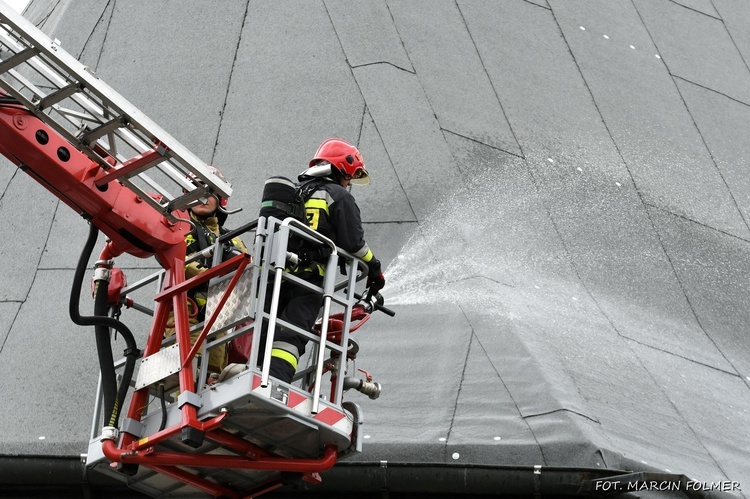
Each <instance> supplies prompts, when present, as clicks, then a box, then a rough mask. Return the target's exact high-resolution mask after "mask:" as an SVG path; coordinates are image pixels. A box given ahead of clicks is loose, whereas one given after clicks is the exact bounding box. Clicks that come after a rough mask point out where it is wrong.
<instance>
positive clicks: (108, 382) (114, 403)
mask: <svg viewBox="0 0 750 499" xmlns="http://www.w3.org/2000/svg"><path fill="white" fill-rule="evenodd" d="M98 236H99V229H97V228H96V226H94V225H93V224H91V226H90V228H89V236H88V238H87V239H86V244H85V245H84V248H83V251H82V252H81V256H80V258H79V259H78V265H77V266H76V271H75V276H74V278H73V286H72V287H71V291H70V306H69V307H68V310H69V313H70V318H71V320H72V321H73V322H74V323H75V324H78V325H79V326H94V330H95V336H96V350H97V354H98V357H99V368H100V369H101V373H102V391H103V393H104V414H105V416H106V417H107V418H109V419H108V420H106V421H105V423H106V424H108V425H109V426H117V422H118V420H119V412H120V408H121V407H122V405H123V404H124V402H125V396H126V394H127V391H128V387H129V386H130V381H131V379H132V377H133V371H134V370H135V361H136V360H137V358H138V355H139V351H138V348H137V345H136V342H135V338H134V337H133V333H131V332H130V329H128V327H127V326H126V325H125V324H123V323H122V322H120V321H118V320H117V319H114V318H112V317H109V316H108V315H107V309H108V308H109V305H108V303H107V289H108V282H107V281H106V280H102V281H101V282H100V283H99V285H98V286H97V288H96V294H95V296H94V315H93V316H81V314H80V313H79V308H80V303H79V300H80V295H81V287H82V285H83V278H84V274H85V272H86V267H87V264H88V261H89V258H90V257H91V253H92V252H93V250H94V245H95V244H96V239H97V237H98ZM110 328H112V329H115V330H117V331H118V332H119V333H120V334H121V335H122V337H123V339H124V340H125V342H126V344H127V348H126V350H125V357H126V358H127V361H126V363H125V370H124V372H123V379H122V381H121V383H120V388H119V390H118V389H117V377H116V374H115V362H114V358H113V356H112V343H111V340H110Z"/></svg>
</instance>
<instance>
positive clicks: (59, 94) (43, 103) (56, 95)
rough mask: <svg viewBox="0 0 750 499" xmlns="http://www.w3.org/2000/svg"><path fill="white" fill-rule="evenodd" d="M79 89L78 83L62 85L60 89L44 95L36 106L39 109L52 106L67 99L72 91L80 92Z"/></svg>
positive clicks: (80, 86)
mask: <svg viewBox="0 0 750 499" xmlns="http://www.w3.org/2000/svg"><path fill="white" fill-rule="evenodd" d="M81 90H82V85H81V84H80V83H71V84H70V85H68V86H66V87H62V88H61V89H59V90H57V91H55V92H52V93H51V94H49V95H47V96H45V97H44V98H43V99H41V100H40V101H39V103H37V105H36V108H37V109H38V110H40V111H41V110H43V109H47V108H48V107H50V106H53V105H55V104H57V103H58V102H60V101H62V100H64V99H67V98H68V97H70V96H71V95H73V94H74V93H76V92H80V91H81Z"/></svg>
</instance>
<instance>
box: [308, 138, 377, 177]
mask: <svg viewBox="0 0 750 499" xmlns="http://www.w3.org/2000/svg"><path fill="white" fill-rule="evenodd" d="M323 161H327V162H328V163H331V165H332V166H333V167H334V168H335V169H337V170H338V171H339V172H340V173H341V175H343V177H344V178H345V179H347V180H350V181H351V183H352V184H361V185H365V184H369V183H370V174H369V173H367V170H366V169H365V160H364V159H362V154H361V153H360V152H359V150H357V148H356V147H354V146H353V145H351V144H350V143H348V142H347V141H345V140H342V139H326V140H324V141H323V143H322V144H320V147H318V150H317V151H316V152H315V156H314V157H313V159H311V160H310V165H309V166H310V167H313V166H315V165H317V164H318V163H321V162H323Z"/></svg>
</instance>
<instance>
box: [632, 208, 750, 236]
mask: <svg viewBox="0 0 750 499" xmlns="http://www.w3.org/2000/svg"><path fill="white" fill-rule="evenodd" d="M643 205H644V206H648V207H649V208H653V209H655V210H659V211H661V212H664V213H667V214H669V215H672V216H674V217H677V218H681V219H683V220H685V221H686V222H690V223H693V224H696V225H700V226H701V227H705V228H707V229H710V230H713V231H715V232H718V233H720V234H723V235H725V236H728V237H732V238H734V239H739V240H740V241H743V242H746V243H750V239H745V238H744V237H741V236H738V235H736V234H732V233H730V232H727V231H725V230H721V229H719V228H716V227H714V226H712V225H708V224H706V223H703V222H699V221H698V220H693V219H692V218H690V217H688V216H686V215H682V214H680V213H675V212H673V211H671V210H668V209H667V208H664V207H662V206H658V205H655V204H653V203H647V202H644V203H643Z"/></svg>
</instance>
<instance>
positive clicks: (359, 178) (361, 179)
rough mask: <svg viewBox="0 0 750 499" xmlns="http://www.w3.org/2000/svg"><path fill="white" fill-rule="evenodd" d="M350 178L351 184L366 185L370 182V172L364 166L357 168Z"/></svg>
mask: <svg viewBox="0 0 750 499" xmlns="http://www.w3.org/2000/svg"><path fill="white" fill-rule="evenodd" d="M350 180H351V183H352V184H357V185H367V184H369V183H370V174H369V173H367V170H365V169H364V168H357V171H356V172H354V175H352V178H351V179H350Z"/></svg>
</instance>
